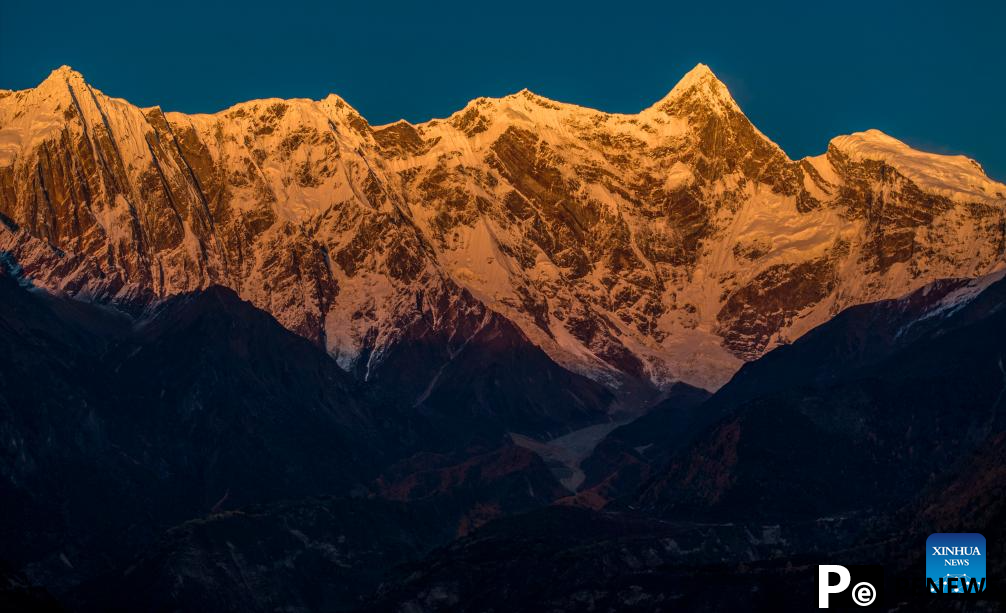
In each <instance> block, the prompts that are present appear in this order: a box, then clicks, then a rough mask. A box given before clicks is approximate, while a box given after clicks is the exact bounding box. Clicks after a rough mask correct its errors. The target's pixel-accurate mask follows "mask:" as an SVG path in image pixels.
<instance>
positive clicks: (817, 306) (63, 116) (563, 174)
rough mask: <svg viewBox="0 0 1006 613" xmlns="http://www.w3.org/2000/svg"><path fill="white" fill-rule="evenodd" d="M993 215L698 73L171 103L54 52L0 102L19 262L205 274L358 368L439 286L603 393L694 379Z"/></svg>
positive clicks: (920, 263) (982, 270) (995, 197)
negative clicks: (97, 83) (375, 101)
mask: <svg viewBox="0 0 1006 613" xmlns="http://www.w3.org/2000/svg"><path fill="white" fill-rule="evenodd" d="M64 91H65V92H66V93H65V94H64V93H63V92H64ZM863 135H865V136H863ZM1004 207H1006V186H1002V185H1001V184H998V183H995V182H994V181H992V180H991V179H989V178H988V177H986V176H985V175H984V173H983V171H982V170H981V167H980V165H978V164H977V163H971V162H970V161H967V160H965V159H963V158H961V159H958V158H956V157H953V156H937V155H934V154H925V153H922V152H916V151H915V150H911V149H909V148H907V146H905V145H903V143H900V141H896V140H895V139H891V138H888V137H886V136H884V137H881V136H880V133H879V132H876V133H874V132H865V133H857V134H856V135H851V136H848V137H837V138H836V139H833V140H832V142H831V143H830V144H829V148H828V151H827V152H826V153H824V154H822V155H820V156H814V157H810V158H803V159H801V160H792V159H790V158H789V157H788V155H787V154H786V153H785V152H784V151H783V150H782V149H781V148H780V147H779V146H778V145H776V144H775V143H774V142H773V141H771V140H770V139H769V138H767V137H766V136H765V135H764V134H763V133H761V132H760V131H759V130H758V129H757V127H755V126H754V125H753V124H752V123H751V122H750V120H748V118H747V117H746V116H744V114H743V112H742V111H741V110H740V108H739V106H737V104H736V102H735V101H734V100H733V98H732V97H731V96H730V94H729V90H728V89H727V88H726V86H725V85H723V84H722V82H720V81H719V80H718V79H717V78H716V76H715V75H714V74H713V72H712V71H711V70H709V69H708V67H706V66H704V65H702V64H700V65H698V66H696V68H694V69H693V70H692V71H690V72H689V73H688V74H686V75H685V77H683V78H682V80H681V81H680V82H679V83H678V84H677V85H676V86H675V87H674V88H672V90H671V91H670V92H669V93H668V94H667V95H666V96H664V98H662V99H661V100H658V101H657V102H655V103H654V104H653V105H651V106H650V107H648V108H647V109H643V110H642V111H640V112H639V113H637V114H634V115H626V114H611V113H604V112H601V111H596V110H593V109H588V108H586V107H581V106H577V105H571V104H566V103H559V102H555V101H552V100H549V99H547V98H544V97H541V96H538V95H536V94H533V93H531V92H530V91H528V90H522V91H521V92H517V93H515V94H511V95H508V96H505V97H502V98H477V99H475V100H473V101H471V102H469V103H468V104H467V105H466V106H465V107H463V108H462V109H460V110H458V111H457V112H455V113H453V114H452V115H450V116H448V117H446V118H443V119H433V120H430V121H428V122H422V123H418V124H411V123H408V122H404V121H398V122H394V123H391V124H387V125H383V126H372V125H370V124H369V123H368V122H367V121H366V119H365V118H364V117H363V116H362V115H360V114H359V113H358V112H357V111H356V110H355V109H353V107H352V106H350V105H349V104H348V103H346V102H345V100H343V99H342V98H340V97H338V96H337V95H335V94H330V95H329V96H327V97H325V98H323V99H322V100H319V101H314V100H308V99H303V98H300V99H290V100H282V99H278V98H271V99H262V100H253V101H248V102H244V103H239V104H236V105H233V106H231V107H229V108H227V109H224V110H222V111H219V112H217V113H214V114H195V115H186V114H183V113H176V112H164V111H163V110H162V109H161V108H160V107H156V106H155V107H146V108H142V109H141V108H138V107H135V106H133V105H130V104H129V103H128V102H126V101H125V100H122V99H118V98H111V97H108V96H106V95H105V94H103V93H102V92H101V91H100V90H96V89H95V88H93V87H91V86H90V85H88V84H87V83H86V81H85V80H84V79H83V76H82V75H80V73H78V72H76V71H73V70H72V69H71V68H69V67H62V68H60V69H57V70H56V71H53V73H52V74H51V75H50V76H49V77H48V78H47V79H46V80H45V81H43V82H42V84H40V86H38V87H36V88H32V89H27V90H20V91H18V92H10V93H7V94H5V95H3V96H2V97H0V214H3V215H4V218H5V219H8V220H10V221H11V222H12V224H14V225H13V226H11V225H10V224H7V227H6V228H4V229H0V245H3V249H4V250H5V251H7V252H8V254H9V256H10V257H12V258H14V259H16V260H17V261H18V264H19V266H20V267H21V269H22V270H23V271H24V274H25V275H26V276H27V277H29V278H32V279H34V280H35V281H36V282H38V283H41V284H42V285H44V286H45V287H47V288H48V289H51V290H62V291H67V292H68V293H71V294H74V295H82V296H87V297H89V299H103V300H108V301H112V302H122V301H124V300H125V301H140V302H142V301H150V300H158V299H163V298H165V297H167V296H170V295H173V294H175V293H179V292H184V291H190V290H193V289H199V288H202V287H207V286H209V285H212V284H217V283H219V284H223V285H227V286H228V287H231V288H233V289H235V291H237V292H238V294H239V295H241V296H242V298H245V299H247V300H250V301H251V302H252V303H253V304H255V305H256V306H258V307H260V308H263V309H265V310H267V311H268V312H270V313H272V314H273V315H274V316H275V317H276V318H277V319H278V320H279V321H280V322H281V323H282V324H283V325H284V326H286V327H287V328H289V329H291V330H293V331H295V332H297V333H298V334H301V335H302V336H305V337H307V338H309V339H310V340H312V341H314V342H315V343H317V344H319V345H320V346H323V347H324V348H325V349H326V350H327V351H328V352H329V353H330V354H332V355H333V356H336V357H337V359H338V360H339V361H340V364H341V365H342V366H343V367H344V368H346V369H352V370H358V371H361V372H370V371H371V370H373V368H374V367H378V366H379V361H380V358H381V356H382V355H384V354H385V353H386V351H387V350H388V349H389V348H390V347H392V346H393V345H394V344H395V343H397V342H399V341H401V339H402V334H403V330H405V329H407V328H408V327H409V325H410V324H409V322H414V321H417V318H419V319H426V320H429V321H432V322H434V323H435V325H455V324H451V323H450V322H448V321H441V320H440V317H439V315H438V314H437V313H438V312H446V311H443V308H444V307H445V306H446V302H444V301H447V302H451V301H456V300H462V301H468V302H471V303H472V304H475V303H479V304H481V305H484V306H485V307H486V308H488V309H490V310H492V311H494V312H496V313H498V314H500V315H501V316H503V317H505V318H507V319H509V320H511V321H512V322H513V323H515V324H516V325H517V326H518V327H519V328H520V329H521V331H522V332H523V333H524V334H525V335H526V336H527V337H528V338H529V339H530V340H531V342H533V343H534V344H536V345H538V346H539V347H541V348H542V349H543V350H544V351H545V352H546V353H547V354H548V355H549V356H550V357H551V358H552V359H554V360H555V361H557V362H558V363H560V364H561V365H563V366H564V367H566V368H568V369H571V370H574V371H576V372H578V373H580V374H585V375H587V376H590V377H591V378H594V379H596V380H599V381H602V382H605V383H606V384H607V385H609V386H612V387H615V388H618V387H623V386H625V385H626V383H627V382H630V381H636V382H644V383H645V384H647V385H653V386H656V387H659V388H663V389H666V388H668V387H669V386H670V385H673V384H674V383H675V382H676V381H685V382H688V383H690V384H694V385H699V386H701V387H705V388H708V389H714V388H716V387H718V386H720V385H722V384H723V383H724V382H725V381H726V380H727V379H729V377H730V376H731V375H732V374H733V373H734V372H735V371H736V369H737V368H738V367H739V366H740V365H741V364H742V363H743V362H744V361H747V360H750V359H753V358H755V357H758V356H759V355H762V354H763V353H764V352H765V351H767V350H769V349H771V348H772V347H774V346H777V345H778V344H783V343H786V342H789V341H790V340H792V339H793V338H796V337H798V336H799V335H800V334H802V333H803V332H805V331H806V330H809V329H810V328H812V327H814V326H815V325H817V324H819V323H821V322H823V321H825V320H827V319H828V318H830V317H831V316H832V315H834V314H835V313H837V312H838V311H839V310H841V309H842V308H845V307H847V306H851V305H853V304H859V303H863V302H869V301H873V300H878V299H883V298H890V297H894V296H898V295H903V294H905V293H908V292H910V291H912V290H914V289H917V288H918V287H921V286H922V285H924V284H925V283H927V282H930V281H932V280H934V279H936V278H943V277H962V276H963V277H970V276H979V275H981V274H986V273H988V272H990V271H991V270H993V269H994V268H995V267H996V266H1000V265H1001V260H1002V253H1003V245H1004V236H1006V232H1004V231H1003V227H1004V222H1003V210H1004ZM12 228H13V229H12ZM948 239H949V240H948ZM968 242H971V243H973V244H974V245H975V246H976V248H975V249H968V248H966V243H968ZM50 247H51V249H49V248H50ZM46 249H49V251H48V252H46ZM54 269H59V272H58V273H56V272H54ZM64 279H72V280H73V281H72V283H70V282H65V281H64ZM438 303H439V306H437V305H438ZM475 310H478V309H475ZM460 312H471V313H472V316H474V317H481V315H477V314H476V313H475V311H472V310H470V309H468V307H464V308H462V309H461V311H460ZM436 322H440V323H436ZM455 323H456V322H455ZM463 327H467V328H469V329H474V326H463ZM445 331H446V330H445ZM446 332H448V333H449V331H446ZM360 360H367V362H368V363H367V364H364V365H363V366H362V367H361V365H360V364H358V362H359V361H360ZM370 362H373V364H371V363H370Z"/></svg>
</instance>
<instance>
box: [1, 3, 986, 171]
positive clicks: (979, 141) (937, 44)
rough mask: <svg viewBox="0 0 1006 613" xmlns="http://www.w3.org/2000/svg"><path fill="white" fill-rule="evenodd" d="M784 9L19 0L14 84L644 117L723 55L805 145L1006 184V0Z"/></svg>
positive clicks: (760, 116) (725, 68)
mask: <svg viewBox="0 0 1006 613" xmlns="http://www.w3.org/2000/svg"><path fill="white" fill-rule="evenodd" d="M769 4H770V3H768V2H761V1H759V2H754V1H752V2H744V3H734V5H732V6H731V5H730V3H727V2H722V1H721V2H703V1H698V2H696V1H695V0H689V1H688V2H682V3H676V2H649V3H639V2H632V1H628V0H622V1H618V2H609V3H598V2H591V1H588V0H580V1H577V2H549V1H547V0H537V1H534V2H525V1H523V0H521V1H512V0H511V1H501V2H500V1H498V2H476V1H473V0H469V1H468V2H453V1H452V2H436V1H432V0H428V1H425V2H423V1H413V2H393V1H390V0H387V1H384V2H366V0H363V1H361V0H356V1H355V2H341V1H335V2H296V1H293V0H283V1H274V2H261V1H258V0H249V1H247V2H244V3H240V4H237V3H235V4H232V5H229V6H228V5H223V4H219V3H212V2H209V1H206V0H204V1H200V2H193V1H191V0H178V1H172V0H168V1H166V2H158V3H149V2H148V3H142V2H139V3H134V2H130V3H126V2H122V3H120V2H108V1H100V2H93V1H86V0H84V1H75V2H72V3H71V2H66V3H60V2H34V1H31V0H13V1H10V0H6V1H3V2H2V3H0V87H5V88H13V89H20V88H24V87H30V86H33V85H35V84H37V83H38V82H39V81H40V80H42V79H43V78H44V77H45V76H46V75H47V74H48V73H49V71H50V70H52V69H53V68H55V67H57V66H59V65H61V64H69V65H71V66H73V67H74V68H76V69H77V70H79V71H81V72H82V73H83V74H84V76H85V77H86V78H87V80H88V81H89V82H90V83H92V84H93V85H95V86H96V87H98V88H100V89H102V90H104V91H105V92H106V93H109V94H111V95H115V96H120V97H123V98H127V99H128V100H130V101H132V102H134V103H137V104H140V105H152V104H160V105H161V106H162V107H164V108H165V109H167V110H180V111H188V112H196V111H215V110H218V109H221V108H224V107H227V106H229V105H231V104H233V103H235V102H239V101H242V100H247V99H250V98H261V97H268V96H278V97H295V96H302V97H311V98H320V97H323V96H324V95H325V94H327V93H328V92H335V93H338V94H339V95H341V96H342V97H343V98H345V99H346V100H347V101H348V102H349V103H350V104H352V105H353V106H355V107H356V108H357V109H358V110H359V111H360V112H361V113H363V115H364V116H365V117H367V118H368V119H369V120H370V121H371V123H374V124H378V123H385V122H389V121H393V120H395V119H398V118H399V117H404V118H405V119H408V120H410V121H422V120H426V119H429V118H431V117H443V116H446V115H448V114H450V113H451V112H453V111H455V110H457V109H459V108H461V107H462V106H463V105H464V104H465V102H467V101H468V100H469V99H471V98H474V97H477V96H499V95H503V94H507V93H511V92H514V91H517V90H519V89H521V88H523V87H528V88H530V89H531V90H532V91H535V92H537V93H539V94H542V95H544V96H548V97H550V98H555V99H558V100H563V101H566V102H573V103H577V104H582V105H585V106H591V107H595V108H599V109H603V110H607V111H618V112H635V111H638V110H640V109H642V108H644V107H646V106H648V105H649V104H651V103H652V102H654V101H655V100H657V99H659V98H661V97H662V96H663V95H664V94H665V93H666V92H667V91H668V90H669V89H670V88H671V87H672V86H673V85H674V83H675V82H676V81H677V80H678V79H679V78H680V76H681V75H682V74H684V73H685V72H686V71H687V70H688V69H690V68H691V67H692V66H694V65H695V64H696V63H697V62H704V63H706V64H708V65H709V66H710V67H711V68H712V69H713V71H714V72H716V73H717V75H719V77H720V78H721V79H723V81H724V82H725V83H726V84H727V85H728V86H729V88H730V90H731V91H732V92H733V94H734V96H735V97H736V98H737V101H738V102H739V103H740V105H741V107H742V108H743V109H744V110H745V112H746V113H747V115H748V116H749V117H750V118H751V120H752V121H753V122H754V123H755V124H756V125H757V126H758V127H759V128H761V130H762V131H763V132H765V133H766V134H768V135H769V137H771V138H772V139H774V140H775V141H776V142H778V143H779V144H780V145H781V146H782V147H783V148H784V149H785V150H786V151H787V152H788V153H789V154H790V156H792V157H801V156H804V155H810V154H817V153H820V152H822V151H824V149H825V147H826V145H827V142H828V140H829V139H830V138H831V137H832V136H835V135H837V134H844V133H849V132H853V131H856V130H863V129H866V128H871V127H873V128H879V129H881V130H884V131H885V132H888V133H890V134H892V135H893V136H896V137H898V138H901V139H902V140H905V141H907V142H909V143H910V144H913V145H915V146H917V147H920V148H923V149H928V150H931V151H939V152H961V153H965V154H967V155H969V156H972V157H974V158H976V159H978V160H979V161H980V162H982V164H983V165H984V166H985V167H986V170H987V171H988V172H989V174H991V175H993V176H995V177H997V178H999V179H1006V45H1004V44H1003V42H1002V41H1003V26H1004V25H1006V3H1003V2H993V1H988V0H986V1H984V2H968V1H958V2H948V1H943V2H928V1H918V2H911V3H909V2H905V3H903V4H900V3H897V2H892V1H888V0H871V1H870V2H853V1H843V2H821V3H818V2H808V1H806V0H802V1H800V2H792V3H776V4H774V5H772V6H768V5H769ZM363 5H372V6H369V7H367V6H363Z"/></svg>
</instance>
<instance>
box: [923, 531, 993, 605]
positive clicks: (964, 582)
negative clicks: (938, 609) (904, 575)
mask: <svg viewBox="0 0 1006 613" xmlns="http://www.w3.org/2000/svg"><path fill="white" fill-rule="evenodd" d="M987 554H988V551H987V550H986V549H985V537H984V536H982V535H980V534H978V533H977V532H964V533H957V534H954V533H942V532H940V533H936V534H931V535H929V538H928V539H926V585H927V587H928V589H929V593H930V594H953V595H961V596H963V595H967V594H981V593H982V592H984V591H985V588H986V587H987V586H986V584H985V557H986V555H987Z"/></svg>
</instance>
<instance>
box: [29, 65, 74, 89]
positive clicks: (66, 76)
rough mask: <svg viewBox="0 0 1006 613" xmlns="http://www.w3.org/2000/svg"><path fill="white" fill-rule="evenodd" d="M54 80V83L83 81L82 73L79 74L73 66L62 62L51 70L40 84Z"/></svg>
mask: <svg viewBox="0 0 1006 613" xmlns="http://www.w3.org/2000/svg"><path fill="white" fill-rule="evenodd" d="M50 82H56V83H84V75H82V74H80V73H79V72H77V71H76V70H74V69H73V68H71V67H69V66H67V65H66V64H63V65H62V66H60V67H59V68H57V69H55V70H53V71H52V72H50V73H49V76H48V77H46V78H45V80H44V81H42V83H41V84H40V86H41V85H45V84H46V83H50Z"/></svg>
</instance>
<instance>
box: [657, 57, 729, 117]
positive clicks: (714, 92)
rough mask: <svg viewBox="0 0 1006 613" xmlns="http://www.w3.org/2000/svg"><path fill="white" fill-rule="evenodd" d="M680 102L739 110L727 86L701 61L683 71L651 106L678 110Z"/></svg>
mask: <svg viewBox="0 0 1006 613" xmlns="http://www.w3.org/2000/svg"><path fill="white" fill-rule="evenodd" d="M682 103H685V104H686V106H691V105H693V104H695V103H701V104H702V105H703V106H711V107H713V108H714V109H723V108H730V109H733V110H736V111H740V107H739V106H737V103H736V102H735V101H734V99H733V96H731V95H730V91H729V90H727V86H726V85H724V83H723V81H720V79H719V78H718V77H717V76H716V75H715V74H714V73H713V71H712V70H711V69H710V68H709V66H706V65H705V64H702V63H701V62H700V63H698V64H696V65H695V67H694V68H692V69H691V70H689V71H688V72H687V73H685V76H683V77H681V80H680V81H678V83H677V85H675V86H674V88H673V89H672V90H671V91H670V92H669V93H668V94H667V95H666V96H664V97H663V99H661V100H660V101H659V102H657V103H656V104H655V105H653V107H651V108H656V109H659V110H662V111H665V112H668V111H673V110H678V109H679V108H680V106H681V105H682Z"/></svg>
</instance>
